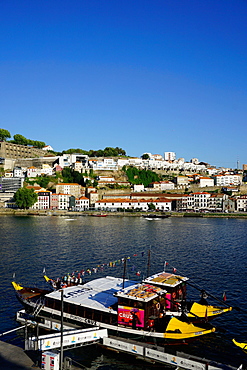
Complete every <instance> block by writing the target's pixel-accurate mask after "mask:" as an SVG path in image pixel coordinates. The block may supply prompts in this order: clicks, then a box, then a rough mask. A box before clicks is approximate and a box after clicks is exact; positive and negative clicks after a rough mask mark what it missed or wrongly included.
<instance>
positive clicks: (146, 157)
mask: <svg viewBox="0 0 247 370" xmlns="http://www.w3.org/2000/svg"><path fill="white" fill-rule="evenodd" d="M142 159H150V158H149V155H148V154H147V153H144V154H143V155H142Z"/></svg>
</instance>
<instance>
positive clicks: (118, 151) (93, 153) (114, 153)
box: [62, 146, 126, 157]
mask: <svg viewBox="0 0 247 370" xmlns="http://www.w3.org/2000/svg"><path fill="white" fill-rule="evenodd" d="M73 153H80V154H85V155H88V156H89V157H119V156H125V155H126V152H125V150H123V149H122V148H118V147H116V148H111V147H109V146H108V147H106V148H105V149H99V150H92V149H90V150H88V151H87V150H83V149H68V150H64V151H62V154H73Z"/></svg>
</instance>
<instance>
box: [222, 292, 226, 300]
mask: <svg viewBox="0 0 247 370" xmlns="http://www.w3.org/2000/svg"><path fill="white" fill-rule="evenodd" d="M222 299H223V301H224V302H225V301H226V292H224V293H223V296H222Z"/></svg>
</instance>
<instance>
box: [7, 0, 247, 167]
mask: <svg viewBox="0 0 247 370" xmlns="http://www.w3.org/2000/svg"><path fill="white" fill-rule="evenodd" d="M0 19H1V22H0V79H1V91H0V102H1V109H0V127H1V128H4V129H7V130H9V131H10V133H11V135H12V136H13V135H15V134H21V135H23V136H25V137H26V138H28V139H32V140H40V141H44V142H45V143H46V144H50V145H51V146H52V147H53V148H54V150H56V151H62V150H66V149H69V148H81V149H85V150H89V149H95V150H97V149H104V148H105V147H107V146H111V147H116V146H118V147H121V148H123V149H124V150H125V151H126V152H127V154H128V155H130V156H138V157H140V156H141V155H142V154H143V153H144V152H151V153H153V154H162V155H163V153H164V152H165V151H174V152H176V155H177V158H179V157H183V158H185V160H186V161H190V159H191V158H194V157H196V158H198V159H199V160H200V161H204V162H208V163H210V164H212V165H216V166H217V167H219V166H230V167H234V168H236V167H237V161H239V166H240V167H241V166H242V164H244V163H247V145H246V141H247V124H246V123H247V122H246V117H247V94H246V89H247V1H246V0H131V1H130V0H67V1H65V0H59V1H57V0H52V1H48V0H42V1H41V0H35V1H33V0H30V1H28V0H22V1H19V0H8V1H0Z"/></svg>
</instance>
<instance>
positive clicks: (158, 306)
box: [156, 302, 160, 310]
mask: <svg viewBox="0 0 247 370" xmlns="http://www.w3.org/2000/svg"><path fill="white" fill-rule="evenodd" d="M156 308H157V310H159V309H160V303H159V302H158V303H156Z"/></svg>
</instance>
